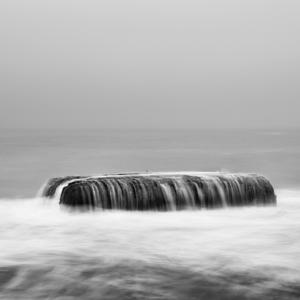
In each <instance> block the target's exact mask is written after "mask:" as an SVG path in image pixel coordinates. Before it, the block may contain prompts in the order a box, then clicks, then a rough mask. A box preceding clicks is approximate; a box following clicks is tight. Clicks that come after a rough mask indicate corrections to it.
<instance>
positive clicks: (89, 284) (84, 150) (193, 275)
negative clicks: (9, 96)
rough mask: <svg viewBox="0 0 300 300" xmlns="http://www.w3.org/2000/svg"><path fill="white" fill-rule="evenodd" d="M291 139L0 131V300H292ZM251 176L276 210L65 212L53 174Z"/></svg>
mask: <svg viewBox="0 0 300 300" xmlns="http://www.w3.org/2000/svg"><path fill="white" fill-rule="evenodd" d="M299 163H300V131H299V130H296V129H284V130H283V129H276V130H142V129H140V130H130V131H128V130H126V131H125V130H117V129H115V130H108V129H103V130H96V129H89V130H79V131H78V130H21V129H19V130H16V129H15V130H4V129H2V130H0V166H1V168H0V199H1V200H0V299H180V300H181V299H299V297H300V170H299V167H298V166H299ZM185 170H188V171H222V170H226V171H232V172H257V173H261V174H263V175H265V176H266V177H267V178H269V179H270V181H271V182H272V183H273V185H274V187H275V191H276V194H277V206H276V207H273V206H272V207H248V208H247V207H245V208H226V209H217V210H186V211H180V212H121V211H111V212H102V211H96V212H89V213H80V212H72V211H69V210H66V209H64V208H63V207H60V206H59V205H58V202H57V201H56V199H53V200H46V199H41V198H38V197H36V195H37V194H38V191H39V189H40V188H41V187H42V185H43V183H44V182H45V181H46V180H47V179H48V178H50V177H53V176H64V175H93V174H99V173H101V174H103V173H119V172H147V171H149V172H153V171H185Z"/></svg>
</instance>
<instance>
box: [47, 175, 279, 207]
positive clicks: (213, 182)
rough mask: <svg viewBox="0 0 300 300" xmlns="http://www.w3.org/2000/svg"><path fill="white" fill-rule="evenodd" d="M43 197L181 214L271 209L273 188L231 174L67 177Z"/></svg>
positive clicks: (261, 180) (257, 178) (57, 180)
mask: <svg viewBox="0 0 300 300" xmlns="http://www.w3.org/2000/svg"><path fill="white" fill-rule="evenodd" d="M43 196H44V197H49V198H53V197H54V196H55V197H57V198H58V199H59V203H60V204H64V205H67V206H73V207H89V208H102V209H123V210H158V211H166V210H181V209H198V208H220V207H227V206H246V205H274V204H275V203H276V196H275V193H274V189H273V187H272V185H271V183H270V182H269V180H267V179H266V178H265V177H264V176H261V175H257V174H232V173H223V172H222V173H219V172H211V173H202V172H175V173H146V174H138V173H128V174H118V175H101V176H92V177H83V176H68V177H61V178H53V179H50V180H49V181H48V183H47V184H46V186H45V188H44V190H43Z"/></svg>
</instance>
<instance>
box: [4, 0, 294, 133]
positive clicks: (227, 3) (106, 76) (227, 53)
mask: <svg viewBox="0 0 300 300" xmlns="http://www.w3.org/2000/svg"><path fill="white" fill-rule="evenodd" d="M299 16H300V2H299V0H295V1H292V0H282V1H276V0H269V1H267V0H244V1H243V0H202V1H201V0H198V1H191V0H181V1H178V0H167V1H166V0H136V1H132V0H108V1H101V0H98V1H90V0H82V1H78V0H69V1H66V0H51V1H50V0H49V1H42V0H26V1H24V0H20V1H16V0H1V2H0V37H1V39H0V46H1V47H0V67H1V68H0V80H1V85H0V101H1V102H0V126H1V128H3V127H36V126H39V127H56V128H57V127H63V128H71V127H76V128H82V127H96V128H101V127H122V128H127V127H150V128H152V127H155V128H160V127H167V128H168V127H185V128H186V127H187V128H189V127H195V128H203V127H273V126H300V117H299V113H300V97H299V96H300V81H299V79H300V17H299Z"/></svg>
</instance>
